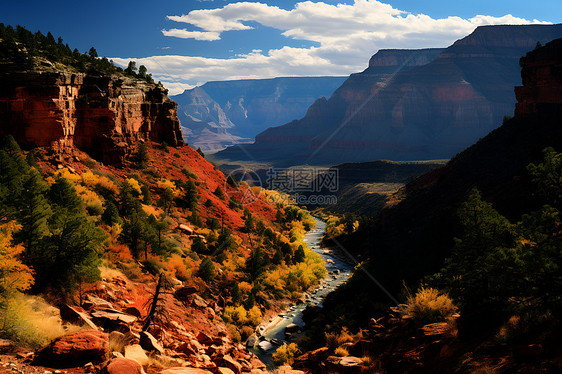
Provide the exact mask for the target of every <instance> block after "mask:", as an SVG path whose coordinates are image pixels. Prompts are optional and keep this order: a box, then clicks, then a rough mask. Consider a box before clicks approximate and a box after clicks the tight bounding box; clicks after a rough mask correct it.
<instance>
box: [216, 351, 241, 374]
mask: <svg viewBox="0 0 562 374" xmlns="http://www.w3.org/2000/svg"><path fill="white" fill-rule="evenodd" d="M219 366H224V367H227V368H229V369H230V370H232V371H233V372H234V373H235V374H240V373H241V372H242V365H241V364H239V363H238V362H236V361H235V360H234V359H233V358H232V357H230V356H229V355H225V356H224V357H223V358H222V359H221V360H219Z"/></svg>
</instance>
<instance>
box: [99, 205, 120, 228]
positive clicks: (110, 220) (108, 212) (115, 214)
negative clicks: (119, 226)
mask: <svg viewBox="0 0 562 374" xmlns="http://www.w3.org/2000/svg"><path fill="white" fill-rule="evenodd" d="M101 220H102V222H104V223H105V224H107V225H109V226H113V225H114V224H116V223H119V222H121V219H120V218H119V211H118V210H117V207H116V206H115V204H114V203H113V202H111V201H108V202H107V203H106V204H105V210H104V211H103V214H102V216H101Z"/></svg>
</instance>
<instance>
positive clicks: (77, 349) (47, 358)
mask: <svg viewBox="0 0 562 374" xmlns="http://www.w3.org/2000/svg"><path fill="white" fill-rule="evenodd" d="M108 353H109V337H108V335H107V334H106V333H103V332H101V331H94V330H88V331H79V332H76V333H73V334H68V335H64V336H61V337H60V338H57V339H55V340H54V341H53V342H51V343H50V344H49V345H47V346H46V347H44V348H42V349H40V350H39V351H38V352H37V354H36V355H35V359H34V364H36V365H42V366H48V367H60V368H69V367H77V366H83V365H85V364H87V363H88V362H92V363H100V362H103V361H105V360H106V358H107V355H108Z"/></svg>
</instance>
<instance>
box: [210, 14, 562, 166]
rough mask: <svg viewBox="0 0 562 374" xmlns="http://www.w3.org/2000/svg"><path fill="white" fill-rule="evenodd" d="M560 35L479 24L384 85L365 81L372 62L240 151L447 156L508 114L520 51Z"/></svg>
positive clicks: (323, 160) (289, 160)
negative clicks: (327, 97)
mask: <svg viewBox="0 0 562 374" xmlns="http://www.w3.org/2000/svg"><path fill="white" fill-rule="evenodd" d="M560 36H562V25H525V26H517V25H513V26H512V25H508V26H486V27H479V28H477V29H476V30H475V31H474V32H473V33H472V34H470V35H468V36H466V37H465V38H463V39H461V40H458V41H456V42H455V43H453V44H452V45H451V46H449V47H448V48H447V49H445V50H444V51H442V52H441V53H440V54H438V55H436V56H435V58H434V59H433V60H432V61H431V62H429V63H427V64H423V65H421V66H414V67H412V68H411V69H407V70H405V71H400V72H399V73H397V74H395V75H393V77H392V80H391V81H390V82H389V83H387V85H385V86H383V87H380V82H374V84H373V82H372V81H371V80H369V73H370V72H371V71H372V69H374V68H375V67H372V68H368V69H366V70H365V71H364V72H362V73H358V74H353V75H351V76H350V78H349V79H348V80H347V81H346V82H345V83H344V84H343V85H342V86H341V87H340V88H339V89H338V90H337V91H336V93H338V94H339V95H341V96H344V97H345V98H347V101H346V100H343V101H342V100H337V99H336V98H335V97H334V96H333V97H332V98H331V99H330V100H329V101H327V102H322V103H321V102H318V101H317V102H316V103H315V104H313V106H311V108H310V110H312V112H310V110H309V113H307V115H306V116H305V117H304V118H302V119H300V120H298V121H293V122H290V123H288V124H286V125H283V126H279V127H276V128H270V129H268V130H266V131H264V132H262V133H261V134H258V135H257V136H256V142H255V143H254V144H252V145H249V146H245V151H246V152H249V153H250V154H252V155H253V156H254V158H255V159H256V160H257V161H272V162H277V163H278V164H284V165H293V164H305V163H312V164H319V165H325V164H335V163H340V162H357V161H370V160H376V159H391V160H395V161H399V160H424V159H425V160H426V159H443V158H450V157H451V156H453V155H454V154H455V153H457V152H459V151H461V150H462V149H463V148H465V147H466V146H468V145H470V144H471V143H473V142H474V141H476V140H477V139H478V138H479V137H481V136H484V135H486V134H487V133H488V132H489V131H491V130H492V129H494V128H495V127H496V126H497V123H500V122H501V119H502V118H503V117H504V116H505V115H509V114H512V113H513V106H514V104H515V96H514V95H513V86H515V85H518V84H519V79H520V78H519V64H518V61H519V57H521V56H522V55H524V54H525V53H526V52H527V51H529V50H531V49H533V48H534V47H535V46H536V44H537V41H540V42H541V43H543V44H544V43H545V42H547V41H550V40H552V39H555V38H556V37H560ZM481 66H486V69H481V68H480V67H481ZM370 69H371V70H370ZM377 83H378V85H377ZM365 87H367V88H368V89H365ZM312 113H314V114H315V115H316V118H315V117H314V116H313V115H312ZM297 134H298V135H297ZM302 135H304V136H302ZM299 136H300V137H299ZM246 152H241V151H240V149H237V148H236V147H232V148H229V149H227V150H225V151H222V152H219V153H218V154H217V157H220V158H225V159H229V160H230V161H233V160H237V159H240V160H245V159H246V158H247V156H245V154H246ZM294 155H297V156H294Z"/></svg>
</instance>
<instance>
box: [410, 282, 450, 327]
mask: <svg viewBox="0 0 562 374" xmlns="http://www.w3.org/2000/svg"><path fill="white" fill-rule="evenodd" d="M456 312H457V307H456V306H455V305H454V304H453V300H451V298H450V297H449V296H448V295H446V294H443V293H441V292H439V290H437V289H435V288H423V287H422V288H421V289H420V290H419V291H418V292H417V293H416V294H415V295H410V296H409V297H408V300H407V302H406V305H405V307H404V308H403V310H402V315H405V316H409V317H410V318H412V320H413V321H414V322H415V323H416V324H428V323H434V322H440V321H445V320H446V319H447V318H449V317H450V316H452V315H453V314H455V313H456Z"/></svg>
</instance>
